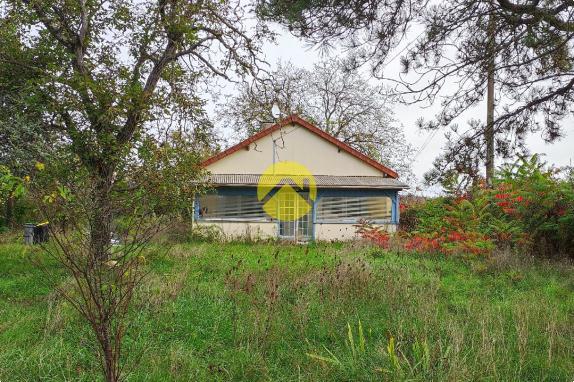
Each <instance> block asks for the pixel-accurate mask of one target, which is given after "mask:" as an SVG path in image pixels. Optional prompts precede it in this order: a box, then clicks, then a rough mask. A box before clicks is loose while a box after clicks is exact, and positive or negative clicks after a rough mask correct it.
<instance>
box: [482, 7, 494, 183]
mask: <svg viewBox="0 0 574 382" xmlns="http://www.w3.org/2000/svg"><path fill="white" fill-rule="evenodd" d="M495 27H496V24H495V20H494V15H490V18H489V19H488V52H487V54H488V66H487V84H486V87H487V94H486V130H485V131H484V140H485V141H486V161H485V165H486V184H487V185H488V187H492V180H493V178H494V137H495V133H494V70H495V68H494V56H495V45H494V44H495Z"/></svg>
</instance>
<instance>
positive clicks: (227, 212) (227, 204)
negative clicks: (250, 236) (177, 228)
mask: <svg viewBox="0 0 574 382" xmlns="http://www.w3.org/2000/svg"><path fill="white" fill-rule="evenodd" d="M199 218H200V219H230V220H264V219H266V218H268V216H267V214H266V213H265V211H264V210H263V203H262V202H260V201H259V200H257V196H255V195H215V194H208V195H202V196H200V197H199Z"/></svg>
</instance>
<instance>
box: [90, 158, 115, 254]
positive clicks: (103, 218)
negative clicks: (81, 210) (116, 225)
mask: <svg viewBox="0 0 574 382" xmlns="http://www.w3.org/2000/svg"><path fill="white" fill-rule="evenodd" d="M92 179H93V184H92V201H93V203H94V206H93V212H92V216H91V222H90V223H91V231H90V252H91V253H90V255H91V258H92V259H94V260H97V261H106V260H107V259H108V258H109V254H110V246H111V238H112V219H113V212H112V210H113V206H112V198H111V190H112V185H113V167H112V166H105V167H104V166H100V167H99V168H98V171H97V174H96V175H95V176H94V177H93V178H92Z"/></svg>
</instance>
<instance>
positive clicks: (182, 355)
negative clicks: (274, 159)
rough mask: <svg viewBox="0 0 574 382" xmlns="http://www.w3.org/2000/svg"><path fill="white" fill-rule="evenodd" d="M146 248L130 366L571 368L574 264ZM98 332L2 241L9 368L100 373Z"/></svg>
mask: <svg viewBox="0 0 574 382" xmlns="http://www.w3.org/2000/svg"><path fill="white" fill-rule="evenodd" d="M147 259H148V264H149V265H148V266H149V267H150V269H151V273H150V276H149V277H148V279H147V281H146V284H145V285H144V286H143V287H142V289H141V291H140V292H139V295H138V298H137V301H136V306H135V309H134V312H133V315H132V324H133V326H132V329H131V330H130V331H129V335H128V337H127V339H126V347H125V353H124V354H126V355H127V359H126V360H125V361H126V363H127V367H129V368H130V370H131V371H130V373H129V378H128V379H129V380H130V381H166V380H180V381H213V380H235V381H262V380H263V381H299V380H305V381H330V380H339V381H355V380H367V381H370V380H373V381H384V380H418V381H428V380H436V381H445V380H450V381H476V380H489V381H502V380H508V381H510V380H512V381H543V380H546V381H567V382H571V381H572V380H574V268H573V267H572V266H571V265H567V264H564V263H559V264H548V263H542V262H532V261H530V262H527V261H517V260H516V259H512V258H511V259H508V258H507V259H496V260H484V259H472V258H468V259H462V258H445V257H435V256H422V255H421V256H414V255H406V254H395V253H384V252H381V251H380V250H377V249H375V248H370V247H366V246H359V245H353V246H351V245H348V246H344V245H336V244H329V245H310V246H283V245H280V246H274V245H272V244H239V243H238V244H224V245H223V244H208V243H198V244H181V245H176V246H174V247H173V248H171V250H170V251H169V252H168V253H166V252H165V251H164V250H159V249H158V250H154V251H151V252H150V253H149V254H148V255H147ZM62 282H66V280H65V279H64V278H62ZM361 333H362V335H361ZM91 343H92V337H91V333H90V332H89V330H88V329H87V328H86V327H85V325H83V323H82V321H81V319H80V318H79V317H78V315H77V314H76V313H75V312H74V311H73V310H72V309H71V308H70V306H69V305H67V304H66V303H65V302H64V301H62V300H60V299H59V298H58V297H57V295H55V294H54V293H53V292H52V291H51V290H50V288H48V287H46V286H45V283H44V281H43V277H42V273H40V272H39V271H38V270H36V269H34V268H33V267H32V266H31V265H30V263H29V260H28V259H27V254H26V248H25V247H23V246H21V245H18V244H2V245H1V246H0V381H3V382H5V381H36V380H48V381H63V380H73V381H77V380H81V381H93V380H95V379H96V380H97V379H98V378H99V369H98V366H97V363H96V361H95V360H94V357H93V355H92V354H93V353H92V352H93V350H92V348H91V347H90V346H91V345H90V344H91Z"/></svg>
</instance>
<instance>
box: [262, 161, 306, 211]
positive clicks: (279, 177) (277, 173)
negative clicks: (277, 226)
mask: <svg viewBox="0 0 574 382" xmlns="http://www.w3.org/2000/svg"><path fill="white" fill-rule="evenodd" d="M316 198H317V185H316V183H315V178H314V177H313V175H312V174H311V172H310V171H309V170H308V169H307V167H305V166H303V165H302V164H300V163H297V162H289V161H284V162H278V163H274V164H272V165H271V166H269V167H267V168H266V169H265V171H264V172H263V174H261V178H259V182H258V184H257V199H259V200H260V201H262V202H263V209H264V210H265V212H266V213H267V214H268V215H269V216H271V217H273V218H275V219H279V220H281V221H295V220H297V219H299V218H302V217H303V216H305V215H307V214H308V213H309V212H310V211H311V208H312V207H311V206H312V201H313V200H315V199H316Z"/></svg>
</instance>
